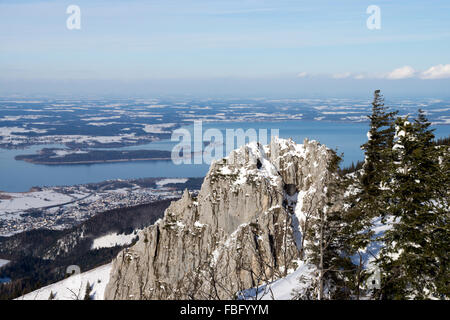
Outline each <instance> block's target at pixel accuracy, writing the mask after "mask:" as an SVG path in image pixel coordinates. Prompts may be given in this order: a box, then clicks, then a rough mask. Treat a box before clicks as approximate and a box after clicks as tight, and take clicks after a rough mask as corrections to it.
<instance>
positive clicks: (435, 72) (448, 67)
mask: <svg viewBox="0 0 450 320" xmlns="http://www.w3.org/2000/svg"><path fill="white" fill-rule="evenodd" d="M420 77H421V78H422V79H445V78H450V64H439V65H437V66H433V67H431V68H429V69H428V70H425V71H424V72H422V74H421V75H420Z"/></svg>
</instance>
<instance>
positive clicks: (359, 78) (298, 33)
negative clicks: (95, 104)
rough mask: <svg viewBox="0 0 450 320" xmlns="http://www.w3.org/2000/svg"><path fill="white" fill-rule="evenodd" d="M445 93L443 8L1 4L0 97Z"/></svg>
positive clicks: (232, 1)
mask: <svg viewBox="0 0 450 320" xmlns="http://www.w3.org/2000/svg"><path fill="white" fill-rule="evenodd" d="M70 5H77V6H78V7H79V8H80V27H81V28H80V29H72V30H71V29H68V28H67V20H68V19H69V18H70V16H71V14H68V13H67V12H66V11H67V8H68V7H69V6H70ZM373 5H375V6H377V7H378V8H379V10H380V11H379V12H380V15H379V17H380V19H379V22H380V24H379V27H380V28H379V29H369V28H368V26H367V20H368V19H369V18H370V17H371V16H372V12H370V13H367V9H368V7H369V6H373ZM71 21H72V20H71ZM370 21H374V20H370ZM449 85H450V1H448V0H422V1H418V0H395V1H394V0H371V1H365V0H338V1H337V0H315V1H304V0H290V1H287V0H266V1H264V0H239V1H238V0H217V1H216V0H178V1H174V0H155V1H137V0H127V1H125V0H124V1H120V0H108V1H103V0H70V1H63V0H55V1H50V0H47V1H40V0H0V95H1V96H10V95H15V96H21V95H23V96H40V95H55V96H57V95H62V96H65V95H67V96H77V95H90V96H95V95H98V96H147V95H148V96H152V95H162V96H164V95H188V96H189V95H192V96H196V95H199V96H242V97H256V96H272V97H273V96H277V97H283V96H285V97H296V96H298V97H314V96H318V97H319V96H367V95H368V94H369V93H370V92H371V91H373V89H376V88H380V89H382V90H383V91H384V92H385V94H386V95H392V96H423V97H449V96H450V92H449V91H450V90H448V88H449V87H450V86H449Z"/></svg>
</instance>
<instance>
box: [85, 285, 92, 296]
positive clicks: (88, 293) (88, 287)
mask: <svg viewBox="0 0 450 320" xmlns="http://www.w3.org/2000/svg"><path fill="white" fill-rule="evenodd" d="M91 292H92V286H91V284H90V283H89V281H88V282H87V284H86V291H85V293H84V300H92V298H91Z"/></svg>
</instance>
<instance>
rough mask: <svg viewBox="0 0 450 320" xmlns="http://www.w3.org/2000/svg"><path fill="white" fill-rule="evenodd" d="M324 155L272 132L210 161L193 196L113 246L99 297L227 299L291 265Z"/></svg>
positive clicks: (319, 196) (315, 203)
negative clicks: (129, 242)
mask: <svg viewBox="0 0 450 320" xmlns="http://www.w3.org/2000/svg"><path fill="white" fill-rule="evenodd" d="M332 156H333V152H332V151H331V150H329V149H328V148H326V147H325V146H323V145H320V144H319V143H318V142H315V141H308V140H305V141H304V144H303V145H298V144H296V143H295V142H293V141H292V140H283V139H278V138H274V139H272V141H271V143H270V144H269V145H267V146H262V145H259V144H258V143H250V144H248V145H246V146H243V147H241V148H240V149H237V150H235V151H233V152H232V153H231V154H230V155H229V156H228V157H226V158H224V159H221V160H218V161H215V162H213V163H212V164H211V167H210V169H209V172H208V174H207V175H206V177H205V180H204V182H203V185H202V188H201V190H200V192H199V194H198V197H197V198H193V197H192V196H191V195H190V194H189V192H187V191H185V193H184V194H183V196H182V198H181V199H180V200H178V201H176V202H173V203H172V204H171V205H170V206H169V208H168V209H167V210H166V212H165V215H164V218H163V219H160V220H158V221H157V222H156V223H155V224H154V225H153V226H151V227H148V228H146V229H144V230H143V231H142V232H141V233H140V234H139V241H138V242H137V243H136V244H135V245H134V246H133V247H131V248H128V249H125V250H124V251H122V252H120V253H119V255H118V256H117V258H116V259H115V260H114V261H113V268H112V271H111V277H110V282H109V284H108V285H107V288H106V292H105V298H106V299H230V298H235V297H236V296H237V295H238V294H239V292H242V291H243V290H245V289H249V288H254V287H257V286H260V285H262V284H264V283H267V282H269V281H273V280H276V279H278V278H280V277H283V276H285V275H286V274H287V273H289V272H292V271H294V270H295V269H296V268H297V266H298V263H299V261H300V259H301V258H302V244H303V242H304V241H305V239H303V238H302V235H303V234H305V230H304V229H305V228H306V227H307V226H306V223H305V222H306V218H307V216H308V214H312V213H314V212H317V210H318V209H320V208H321V207H322V206H323V203H324V201H323V199H324V197H325V194H326V192H325V190H326V185H327V182H328V181H329V179H330V172H329V171H328V166H329V163H330V161H331V159H332Z"/></svg>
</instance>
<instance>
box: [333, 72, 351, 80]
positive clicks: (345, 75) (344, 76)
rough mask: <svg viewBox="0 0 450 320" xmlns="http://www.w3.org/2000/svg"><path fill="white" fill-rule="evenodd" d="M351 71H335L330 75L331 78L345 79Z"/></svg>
mask: <svg viewBox="0 0 450 320" xmlns="http://www.w3.org/2000/svg"><path fill="white" fill-rule="evenodd" d="M351 75H352V74H351V73H350V72H343V73H335V74H333V75H332V78H333V79H347V78H350V77H351Z"/></svg>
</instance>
